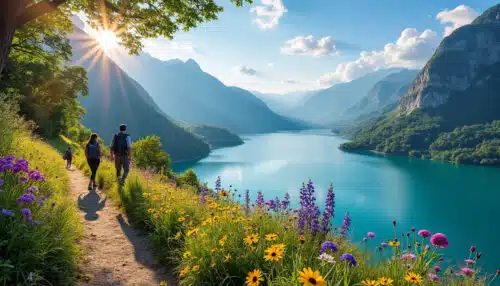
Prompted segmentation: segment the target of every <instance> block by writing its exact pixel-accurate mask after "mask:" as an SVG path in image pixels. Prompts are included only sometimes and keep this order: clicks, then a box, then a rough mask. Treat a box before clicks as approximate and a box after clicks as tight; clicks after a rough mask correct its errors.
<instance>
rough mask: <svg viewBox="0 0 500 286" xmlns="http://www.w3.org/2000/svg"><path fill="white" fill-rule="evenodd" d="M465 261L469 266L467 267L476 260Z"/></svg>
mask: <svg viewBox="0 0 500 286" xmlns="http://www.w3.org/2000/svg"><path fill="white" fill-rule="evenodd" d="M464 261H465V264H467V265H472V264H474V263H475V262H474V260H472V259H465V260H464Z"/></svg>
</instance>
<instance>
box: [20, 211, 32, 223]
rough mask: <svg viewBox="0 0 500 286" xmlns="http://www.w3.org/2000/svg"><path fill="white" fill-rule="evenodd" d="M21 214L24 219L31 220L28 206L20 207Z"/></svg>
mask: <svg viewBox="0 0 500 286" xmlns="http://www.w3.org/2000/svg"><path fill="white" fill-rule="evenodd" d="M21 214H22V215H23V217H24V219H25V220H27V221H31V220H32V219H33V218H32V214H31V210H30V209H28V208H24V209H21Z"/></svg>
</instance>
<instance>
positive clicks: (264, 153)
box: [174, 131, 500, 271]
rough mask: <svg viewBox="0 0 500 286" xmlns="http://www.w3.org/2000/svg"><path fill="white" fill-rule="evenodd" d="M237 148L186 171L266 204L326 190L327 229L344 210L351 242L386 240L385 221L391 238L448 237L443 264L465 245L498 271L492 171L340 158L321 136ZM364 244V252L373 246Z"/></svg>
mask: <svg viewBox="0 0 500 286" xmlns="http://www.w3.org/2000/svg"><path fill="white" fill-rule="evenodd" d="M243 139H244V140H245V144H244V145H241V146H237V147H231V148H223V149H218V150H215V151H213V152H212V153H211V155H210V156H209V157H207V158H205V159H203V160H201V161H200V162H197V163H196V164H192V165H185V164H184V165H176V166H174V169H176V171H183V170H186V169H187V168H193V169H194V170H195V171H196V173H197V175H198V176H199V178H200V180H201V181H206V182H208V183H209V186H210V187H213V185H214V182H215V179H216V178H217V176H220V177H221V178H222V184H223V186H224V187H228V185H229V184H232V186H233V188H236V189H237V190H239V193H241V194H242V195H243V194H244V190H245V189H249V190H250V191H251V194H252V198H253V199H255V197H256V193H257V191H259V190H261V191H262V192H263V193H264V198H265V199H266V200H269V199H273V198H275V197H276V196H280V197H283V195H284V194H285V193H286V192H288V193H289V194H290V195H291V197H292V200H293V201H294V202H295V206H296V205H297V201H298V197H299V188H300V186H301V185H302V183H303V182H306V181H307V180H309V179H311V180H312V181H313V182H314V184H315V187H316V195H317V198H318V203H319V204H320V205H322V204H323V203H324V199H325V193H326V190H327V189H328V186H329V185H330V183H332V184H333V186H334V188H335V196H336V209H335V218H334V225H341V224H342V218H343V216H344V213H345V212H346V211H349V214H350V216H351V218H352V221H353V226H354V229H353V236H354V239H355V240H361V239H362V237H363V236H364V235H365V234H366V232H368V231H374V232H376V234H377V237H376V241H377V243H378V242H380V241H381V240H386V239H389V238H392V235H391V234H392V220H396V221H397V226H398V231H399V232H400V233H401V232H402V231H404V232H407V231H409V229H410V228H411V227H412V226H413V227H415V228H417V230H418V229H419V228H426V229H429V230H430V231H431V232H442V233H444V234H446V235H447V236H448V239H449V240H450V247H449V248H448V249H446V250H445V254H446V258H447V259H448V260H450V262H451V263H458V264H459V265H460V266H462V265H463V262H462V260H463V259H465V258H466V256H467V255H468V249H469V246H470V245H472V244H474V245H476V246H477V248H478V250H479V251H480V252H482V254H483V256H482V257H481V261H480V262H481V263H480V264H482V265H483V267H485V268H486V269H487V270H488V271H495V270H496V269H498V268H500V247H499V245H500V169H499V168H488V167H475V166H456V165H453V164H450V163H444V162H436V161H427V160H419V159H411V158H406V157H393V156H380V155H365V154H353V153H346V152H343V151H341V150H339V149H338V146H339V145H340V144H341V143H342V142H344V141H345V140H344V139H342V138H340V137H337V136H333V135H331V134H330V133H328V132H327V131H308V132H301V133H274V134H265V135H252V136H246V137H244V138H243ZM377 245H378V244H376V243H375V242H371V246H373V247H374V248H375V246H377Z"/></svg>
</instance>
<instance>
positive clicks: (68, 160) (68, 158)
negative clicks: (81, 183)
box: [63, 147, 73, 170]
mask: <svg viewBox="0 0 500 286" xmlns="http://www.w3.org/2000/svg"><path fill="white" fill-rule="evenodd" d="M63 159H64V160H66V169H68V170H69V169H71V161H73V150H71V147H68V149H67V150H66V152H64V156H63Z"/></svg>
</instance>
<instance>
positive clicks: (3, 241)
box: [0, 100, 81, 285]
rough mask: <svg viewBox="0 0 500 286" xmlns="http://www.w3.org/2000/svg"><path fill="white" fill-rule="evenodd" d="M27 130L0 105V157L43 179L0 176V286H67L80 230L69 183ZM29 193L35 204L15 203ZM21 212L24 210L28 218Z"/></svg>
mask: <svg viewBox="0 0 500 286" xmlns="http://www.w3.org/2000/svg"><path fill="white" fill-rule="evenodd" d="M28 127H29V126H28V125H27V124H26V123H25V122H23V120H21V119H20V118H18V117H17V115H16V112H15V108H14V105H11V104H8V103H6V102H5V101H2V100H0V133H1V135H2V136H0V157H5V156H7V155H12V156H15V157H16V159H14V160H13V163H16V161H17V160H21V159H25V160H27V161H28V162H29V166H28V167H29V170H37V171H39V172H40V173H41V174H42V175H43V176H44V177H45V181H41V180H40V179H37V176H36V173H33V174H32V176H31V177H32V179H30V176H28V174H27V173H26V172H24V171H20V172H14V171H12V169H9V168H7V170H2V172H0V178H1V179H2V182H3V186H0V189H2V192H0V208H1V209H2V214H1V215H0V285H72V284H74V282H75V277H76V271H77V260H78V256H79V249H78V247H77V245H76V242H77V239H78V238H79V237H80V235H81V225H80V221H79V217H78V215H77V212H76V207H75V205H74V203H73V202H72V199H71V196H70V192H69V191H70V185H69V177H68V174H67V173H66V170H65V168H64V166H65V164H64V162H63V160H62V158H61V156H60V154H59V153H57V152H56V151H55V150H54V149H53V148H51V147H50V146H49V145H48V144H46V143H44V142H42V141H41V140H39V139H35V138H33V137H31V134H30V132H29V128H28ZM4 162H5V160H4ZM20 162H22V161H20ZM25 179H27V180H26V181H25ZM29 187H37V188H38V191H37V189H35V188H31V189H28V188H29ZM30 191H32V194H33V195H34V196H35V198H36V201H33V202H29V200H28V202H24V203H22V202H18V199H19V198H20V197H21V196H22V195H23V194H26V193H29V192H30ZM21 209H29V210H30V211H31V212H32V215H31V217H29V216H28V215H27V213H26V210H24V214H25V215H24V216H23V215H22V213H21Z"/></svg>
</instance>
